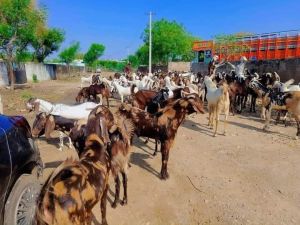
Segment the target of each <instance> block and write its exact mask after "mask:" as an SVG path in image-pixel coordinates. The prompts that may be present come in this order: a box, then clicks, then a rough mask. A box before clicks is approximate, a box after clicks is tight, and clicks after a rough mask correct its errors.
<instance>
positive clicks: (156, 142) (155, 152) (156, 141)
mask: <svg viewBox="0 0 300 225" xmlns="http://www.w3.org/2000/svg"><path fill="white" fill-rule="evenodd" d="M157 145H158V140H157V139H155V151H154V153H153V156H156V154H157Z"/></svg>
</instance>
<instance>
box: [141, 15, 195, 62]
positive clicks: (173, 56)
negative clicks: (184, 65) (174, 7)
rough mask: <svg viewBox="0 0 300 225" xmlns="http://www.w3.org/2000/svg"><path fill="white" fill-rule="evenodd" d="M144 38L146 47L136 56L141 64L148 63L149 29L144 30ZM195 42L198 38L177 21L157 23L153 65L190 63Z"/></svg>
mask: <svg viewBox="0 0 300 225" xmlns="http://www.w3.org/2000/svg"><path fill="white" fill-rule="evenodd" d="M142 38H143V41H144V45H143V46H142V47H141V48H140V49H139V50H138V51H137V53H136V54H137V55H138V57H139V58H140V61H141V62H143V63H146V60H145V59H146V54H147V53H148V50H147V48H148V47H149V27H147V28H146V29H145V30H144V33H143V35H142ZM194 40H196V38H195V37H193V36H192V35H191V34H190V33H189V32H187V31H186V29H185V28H184V27H183V26H182V25H181V24H179V23H177V22H176V21H168V20H165V19H161V20H159V21H155V22H154V23H153V27H152V57H153V59H152V61H153V63H159V64H166V63H167V62H168V61H178V60H185V61H190V60H191V59H192V58H193V53H192V43H193V41H194ZM147 58H148V57H147Z"/></svg>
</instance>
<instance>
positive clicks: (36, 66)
mask: <svg viewBox="0 0 300 225" xmlns="http://www.w3.org/2000/svg"><path fill="white" fill-rule="evenodd" d="M25 72H26V78H27V81H32V77H33V75H34V74H35V75H36V76H37V79H38V80H39V81H42V80H55V79H56V75H55V71H54V67H53V65H45V64H42V63H25Z"/></svg>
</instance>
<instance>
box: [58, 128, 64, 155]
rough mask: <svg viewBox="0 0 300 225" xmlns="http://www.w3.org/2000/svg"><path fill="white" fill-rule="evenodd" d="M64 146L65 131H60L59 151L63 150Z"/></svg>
mask: <svg viewBox="0 0 300 225" xmlns="http://www.w3.org/2000/svg"><path fill="white" fill-rule="evenodd" d="M63 147H64V133H63V132H61V131H60V132H59V149H58V150H59V151H62V150H63Z"/></svg>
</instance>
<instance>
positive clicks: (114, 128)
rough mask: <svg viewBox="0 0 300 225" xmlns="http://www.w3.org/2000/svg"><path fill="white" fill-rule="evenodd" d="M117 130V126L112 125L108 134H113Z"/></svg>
mask: <svg viewBox="0 0 300 225" xmlns="http://www.w3.org/2000/svg"><path fill="white" fill-rule="evenodd" d="M117 129H118V126H117V125H116V124H114V125H113V126H112V127H111V128H110V129H109V133H111V134H112V133H113V132H115V131H116V130H117Z"/></svg>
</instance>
